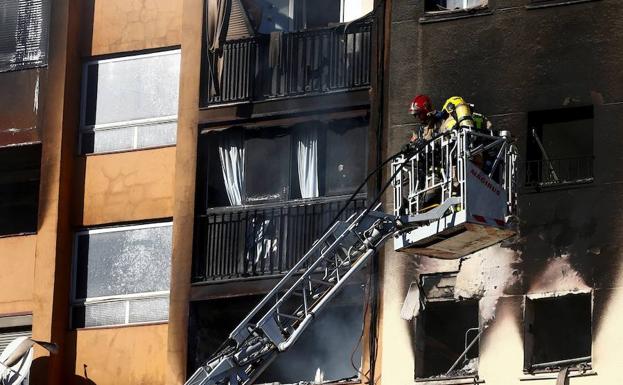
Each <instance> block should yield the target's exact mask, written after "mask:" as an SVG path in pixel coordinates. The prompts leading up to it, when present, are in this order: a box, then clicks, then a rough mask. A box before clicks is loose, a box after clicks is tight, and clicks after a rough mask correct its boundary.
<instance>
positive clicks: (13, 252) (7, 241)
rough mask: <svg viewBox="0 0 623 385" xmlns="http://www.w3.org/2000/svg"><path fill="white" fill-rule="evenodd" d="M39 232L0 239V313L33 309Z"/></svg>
mask: <svg viewBox="0 0 623 385" xmlns="http://www.w3.org/2000/svg"><path fill="white" fill-rule="evenodd" d="M36 244H37V236H36V235H26V236H18V237H6V238H0V265H1V266H2V269H0V282H2V290H0V314H8V313H21V312H31V311H32V294H33V277H34V269H35V246H36Z"/></svg>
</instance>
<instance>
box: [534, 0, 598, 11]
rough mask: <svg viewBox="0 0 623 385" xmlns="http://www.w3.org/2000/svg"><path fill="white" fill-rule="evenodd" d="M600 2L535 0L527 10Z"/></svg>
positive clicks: (592, 0)
mask: <svg viewBox="0 0 623 385" xmlns="http://www.w3.org/2000/svg"><path fill="white" fill-rule="evenodd" d="M595 1H600V0H567V1H562V0H540V1H539V0H533V1H532V2H531V3H530V4H528V5H526V9H541V8H551V7H560V6H563V5H574V4H583V3H592V2H595Z"/></svg>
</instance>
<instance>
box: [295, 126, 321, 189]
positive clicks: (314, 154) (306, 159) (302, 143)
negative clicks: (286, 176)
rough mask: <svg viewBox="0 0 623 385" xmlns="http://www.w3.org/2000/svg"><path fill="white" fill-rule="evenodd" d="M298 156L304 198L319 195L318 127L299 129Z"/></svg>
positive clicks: (300, 183) (300, 184) (300, 182)
mask: <svg viewBox="0 0 623 385" xmlns="http://www.w3.org/2000/svg"><path fill="white" fill-rule="evenodd" d="M296 158H297V161H298V170H299V186H300V188H301V197H302V198H316V197H318V195H319V194H318V127H316V126H314V127H310V126H305V127H302V128H300V129H299V130H297V140H296Z"/></svg>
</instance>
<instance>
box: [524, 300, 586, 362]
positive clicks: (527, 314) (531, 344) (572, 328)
mask: <svg viewBox="0 0 623 385" xmlns="http://www.w3.org/2000/svg"><path fill="white" fill-rule="evenodd" d="M591 318H592V317H591V295H590V294H572V295H565V296H561V297H551V298H538V299H530V298H527V299H526V304H525V310H524V328H525V332H524V341H525V347H524V363H525V369H526V370H527V371H540V370H548V369H549V370H555V371H558V370H560V368H561V365H569V364H571V365H573V366H576V367H577V366H586V365H588V364H589V363H590V360H591V341H592V332H591ZM560 361H566V362H560Z"/></svg>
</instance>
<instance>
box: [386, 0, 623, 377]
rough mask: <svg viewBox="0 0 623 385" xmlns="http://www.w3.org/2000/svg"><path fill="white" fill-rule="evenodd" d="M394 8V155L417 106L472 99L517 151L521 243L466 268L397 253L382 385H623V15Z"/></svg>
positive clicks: (567, 6)
mask: <svg viewBox="0 0 623 385" xmlns="http://www.w3.org/2000/svg"><path fill="white" fill-rule="evenodd" d="M391 3H392V4H391V7H389V8H390V9H391V17H390V18H391V23H390V24H389V26H388V28H389V35H390V36H391V38H390V39H391V42H390V46H391V48H390V50H389V52H390V54H389V64H388V66H387V67H386V77H388V80H387V82H388V84H389V85H388V87H389V90H388V114H387V116H388V121H387V135H386V137H387V138H388V143H387V147H386V148H385V150H386V154H392V153H394V152H396V151H397V150H399V149H400V146H401V145H402V144H403V143H404V142H405V141H406V140H408V138H409V136H410V131H411V129H412V127H413V124H414V123H415V122H414V121H413V119H412V117H411V116H409V115H408V114H406V110H407V108H408V105H409V103H410V100H411V99H412V98H413V97H414V96H415V95H416V94H428V95H430V96H431V98H432V99H433V101H434V104H435V107H437V108H441V106H442V105H443V103H444V101H445V100H446V99H447V98H449V97H451V96H454V95H460V96H462V97H463V98H464V99H465V100H466V101H467V102H469V103H473V104H474V105H475V109H476V110H477V111H479V112H481V113H484V114H485V115H487V116H488V117H489V119H490V120H491V122H492V123H493V127H494V129H495V130H508V131H510V132H511V133H512V134H513V136H514V138H515V139H516V142H515V143H516V146H517V148H518V167H517V176H518V181H517V191H518V197H517V200H518V214H517V215H518V231H519V233H518V235H517V236H516V237H513V238H511V239H510V240H508V241H505V242H503V243H502V244H500V245H498V246H495V247H490V248H488V249H485V250H482V251H481V252H478V253H475V254H474V255H471V256H469V257H468V258H465V259H463V260H460V261H439V260H432V259H428V258H426V257H417V256H413V255H410V254H409V253H396V252H394V251H393V248H392V247H391V246H390V245H388V246H387V248H386V249H385V254H384V256H383V257H382V263H381V266H382V267H381V271H382V273H381V281H382V283H381V293H382V298H381V304H382V305H381V309H382V310H381V326H380V336H379V339H380V346H381V351H380V353H379V354H380V356H381V357H382V359H381V364H380V365H381V368H380V369H379V371H380V372H381V373H382V377H381V380H380V382H381V383H384V384H398V383H402V384H405V383H414V382H415V383H421V384H473V383H487V384H520V383H526V381H529V382H539V383H541V382H542V383H555V382H556V381H560V382H556V383H560V384H562V383H569V384H614V383H618V382H620V381H621V379H622V377H621V374H620V372H619V369H618V368H619V366H620V362H621V361H620V358H618V357H617V356H618V353H617V352H618V350H619V346H620V343H621V341H622V340H623V334H622V333H621V331H620V328H619V327H618V326H617V325H618V318H619V313H620V306H619V304H620V303H621V302H620V301H621V295H622V293H623V290H622V287H621V275H620V272H621V258H620V250H619V244H620V234H619V230H618V228H619V222H620V220H619V216H620V215H619V213H620V208H619V204H618V201H619V199H618V196H619V195H620V191H619V190H618V187H616V186H618V181H619V180H620V176H619V172H618V169H619V168H618V166H617V159H618V155H617V154H618V153H619V150H618V148H617V146H618V144H619V143H620V140H621V138H620V135H618V130H619V124H617V123H616V122H618V120H619V119H620V118H621V116H622V114H623V110H622V109H621V98H622V97H623V95H622V94H621V90H622V88H621V84H623V79H622V78H621V73H620V71H618V70H617V66H618V63H620V60H621V55H620V54H619V52H620V47H621V46H622V45H623V40H621V38H620V33H619V32H618V31H619V29H620V28H621V24H620V23H619V22H618V21H617V20H616V19H617V18H618V16H615V15H620V14H621V4H620V3H619V2H617V1H607V0H604V1H557V0H545V1H537V0H489V1H486V0H485V1H482V0H481V1H471V0H470V1H449V0H448V1H433V0H431V1H400V0H394V1H392V2H391ZM386 203H387V205H388V207H389V205H390V204H391V202H389V201H387V202H386ZM418 284H419V290H418ZM414 296H415V298H416V300H419V301H421V302H422V303H423V304H425V306H424V307H422V308H420V310H419V312H416V313H413V312H412V313H411V314H404V310H405V309H404V308H403V304H404V303H405V302H406V303H409V301H413V297H414ZM418 297H419V298H418ZM401 310H403V314H402V315H403V317H404V318H401ZM472 341H475V342H474V344H473V345H472V347H471V348H470V349H467V348H468V347H469V345H470V342H472ZM464 351H466V355H465V356H464V357H461V354H462V353H463V352H464ZM455 362H456V363H457V365H456V366H454V367H453V364H454V363H455ZM567 367H568V368H569V369H565V368H567ZM564 377H567V378H566V379H565V378H564ZM565 381H568V382H565Z"/></svg>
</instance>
